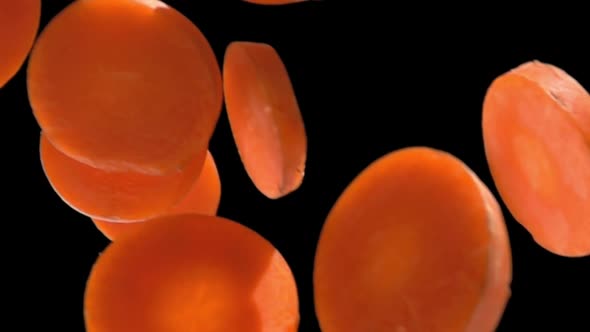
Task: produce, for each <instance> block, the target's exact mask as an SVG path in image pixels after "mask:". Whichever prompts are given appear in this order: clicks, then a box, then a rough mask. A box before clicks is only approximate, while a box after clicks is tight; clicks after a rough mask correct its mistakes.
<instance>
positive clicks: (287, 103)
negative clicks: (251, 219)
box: [223, 42, 307, 199]
mask: <svg viewBox="0 0 590 332" xmlns="http://www.w3.org/2000/svg"><path fill="white" fill-rule="evenodd" d="M223 84H224V93H225V104H226V109H227V115H228V118H229V122H230V126H231V130H232V133H233V136H234V140H235V142H236V145H237V147H238V151H239V154H240V157H241V159H242V162H243V164H244V167H245V169H246V171H247V173H248V175H249V176H250V178H251V179H252V182H253V183H254V185H255V186H256V187H257V188H258V190H259V191H260V192H261V193H262V194H264V195H265V196H267V197H268V198H271V199H276V198H280V197H283V196H285V195H287V194H289V193H291V192H293V191H295V190H297V188H299V186H300V185H301V182H302V181H303V176H304V175H303V174H304V170H305V161H306V157H307V136H306V133H305V127H304V124H303V119H302V117H301V113H300V111H299V106H298V104H297V99H296V97H295V93H294V91H293V87H292V85H291V81H290V79H289V75H288V73H287V70H286V68H285V66H284V64H283V62H282V60H281V58H280V57H279V55H278V54H277V52H276V51H275V49H274V48H273V47H272V46H270V45H268V44H263V43H253V42H233V43H231V44H230V45H229V46H228V47H227V50H226V52H225V58H224V62H223Z"/></svg>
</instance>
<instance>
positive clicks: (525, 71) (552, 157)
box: [482, 61, 590, 257]
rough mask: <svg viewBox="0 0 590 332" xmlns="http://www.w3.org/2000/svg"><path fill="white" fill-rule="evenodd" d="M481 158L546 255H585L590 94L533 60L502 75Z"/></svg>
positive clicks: (589, 247) (589, 228)
mask: <svg viewBox="0 0 590 332" xmlns="http://www.w3.org/2000/svg"><path fill="white" fill-rule="evenodd" d="M482 125H483V138H484V143H485V152H486V157H487V160H488V164H489V167H490V170H491V173H492V175H493V178H494V182H495V184H496V187H497V188H498V191H499V192H500V196H501V197H502V199H503V201H504V202H505V203H506V206H507V207H508V209H509V210H510V212H511V213H512V214H513V215H514V217H515V219H516V220H517V221H518V222H519V223H520V224H521V225H523V226H524V227H525V228H526V229H527V230H528V231H529V232H530V234H531V235H532V236H533V238H534V239H535V241H536V242H537V243H538V244H539V245H541V246H542V247H544V248H545V249H547V250H549V251H551V252H553V253H555V254H559V255H563V256H571V257H576V256H585V255H589V254H590V95H589V94H588V92H587V91H586V90H585V89H584V88H583V87H582V86H581V85H580V84H579V83H578V82H577V81H576V80H575V79H574V78H572V77H571V76H569V75H568V74H567V73H566V72H565V71H563V70H562V69H560V68H557V67H555V66H553V65H550V64H546V63H542V62H539V61H532V62H527V63H524V64H522V65H520V66H518V67H517V68H514V69H512V70H510V71H509V72H507V73H504V74H503V75H500V76H499V77H498V78H496V79H495V80H494V82H493V83H492V84H491V85H490V87H489V89H488V91H487V94H486V97H485V101H484V105H483V122H482Z"/></svg>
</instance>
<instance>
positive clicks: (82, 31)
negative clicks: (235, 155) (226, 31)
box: [28, 0, 223, 175]
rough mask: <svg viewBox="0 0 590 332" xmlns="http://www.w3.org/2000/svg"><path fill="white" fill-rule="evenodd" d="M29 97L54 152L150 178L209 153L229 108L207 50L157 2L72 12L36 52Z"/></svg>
mask: <svg viewBox="0 0 590 332" xmlns="http://www.w3.org/2000/svg"><path fill="white" fill-rule="evenodd" d="M28 89H29V97H30V101H31V105H32V108H33V111H34V115H35V117H36V119H37V121H38V122H39V125H40V127H41V129H42V130H43V131H44V133H45V134H46V135H47V137H48V138H49V139H50V140H51V142H52V143H53V144H54V145H55V147H56V148H57V149H59V150H60V151H62V152H63V153H65V154H66V155H68V156H70V157H71V158H73V159H76V160H78V161H80V162H82V163H85V164H88V165H91V166H93V167H95V168H100V169H104V170H108V171H134V172H139V173H146V174H152V175H159V174H165V173H170V172H172V171H176V170H178V169H181V168H183V167H185V166H186V165H188V164H189V163H190V161H191V160H192V159H193V158H194V155H195V153H200V152H202V153H203V154H205V152H206V150H207V147H208V143H209V140H210V138H211V135H212V133H213V130H214V128H215V126H216V123H217V120H218V118H219V115H220V113H221V103H222V101H223V97H222V92H223V91H222V84H221V73H220V68H219V65H218V63H217V60H216V58H215V55H214V53H213V51H212V49H211V47H210V45H209V43H208V41H207V40H206V39H205V37H204V36H203V34H202V33H201V32H200V30H199V29H198V28H197V27H196V26H195V25H193V24H192V23H191V22H190V21H189V20H188V19H187V18H186V17H184V16H183V15H182V14H181V13H179V12H178V11H176V10H174V9H173V8H171V7H169V6H167V5H166V4H164V3H162V2H160V1H157V0H85V1H75V2H73V3H72V4H70V5H69V6H68V7H67V8H66V9H64V10H63V11H62V12H61V13H59V14H58V15H57V16H55V17H54V18H53V19H52V21H51V22H50V23H49V25H48V26H47V27H46V28H45V30H44V31H43V32H42V33H41V35H40V37H39V38H38V41H37V43H36V45H35V47H34V48H33V50H32V53H31V57H30V61H29V67H28Z"/></svg>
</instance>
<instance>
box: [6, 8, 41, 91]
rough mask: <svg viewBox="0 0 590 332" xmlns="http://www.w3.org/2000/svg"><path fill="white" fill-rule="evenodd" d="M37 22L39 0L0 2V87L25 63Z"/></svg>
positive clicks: (38, 20)
mask: <svg viewBox="0 0 590 332" xmlns="http://www.w3.org/2000/svg"><path fill="white" fill-rule="evenodd" d="M40 21H41V0H18V1H14V0H0V88H2V87H3V86H4V85H5V84H6V83H7V82H8V81H9V80H11V79H12V77H14V75H16V73H17V72H18V71H19V70H20V68H21V67H22V66H23V64H24V63H25V60H26V59H27V55H28V54H29V51H30V50H31V48H32V47H33V43H34V42H35V38H36V37H37V32H38V30H39V24H40Z"/></svg>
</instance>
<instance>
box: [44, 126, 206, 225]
mask: <svg viewBox="0 0 590 332" xmlns="http://www.w3.org/2000/svg"><path fill="white" fill-rule="evenodd" d="M40 150H41V163H42V166H43V171H44V172H45V175H46V177H47V179H48V180H49V183H50V184H51V186H52V187H53V189H54V190H55V191H56V192H57V194H58V195H59V196H60V197H61V198H62V200H63V201H64V202H66V203H67V204H68V205H69V206H70V207H72V208H73V209H75V210H76V211H78V212H80V213H82V214H84V215H86V216H89V217H92V218H97V219H102V220H111V221H125V220H129V221H131V220H143V219H147V218H151V217H154V216H158V215H161V214H162V213H163V212H165V211H167V210H168V209H169V208H170V207H171V206H172V205H174V204H175V203H176V202H178V201H179V200H180V199H182V198H183V197H184V195H186V193H187V192H188V191H189V189H190V188H191V186H192V184H193V183H194V182H195V181H196V180H197V178H198V177H199V173H200V172H201V168H202V167H203V161H204V160H205V153H200V154H199V155H197V156H195V157H193V161H191V163H190V164H189V165H188V166H187V167H186V168H185V169H183V170H182V171H178V172H174V173H170V174H167V175H160V176H158V175H147V174H142V173H134V172H106V171H103V170H101V169H98V168H93V167H91V166H88V165H86V164H83V163H80V162H78V161H76V160H74V159H71V158H69V157H68V156H66V155H65V154H63V153H62V152H60V151H59V150H58V149H56V148H55V147H54V146H53V144H52V142H50V141H49V139H48V138H47V137H46V136H45V134H42V135H41V148H40Z"/></svg>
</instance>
